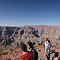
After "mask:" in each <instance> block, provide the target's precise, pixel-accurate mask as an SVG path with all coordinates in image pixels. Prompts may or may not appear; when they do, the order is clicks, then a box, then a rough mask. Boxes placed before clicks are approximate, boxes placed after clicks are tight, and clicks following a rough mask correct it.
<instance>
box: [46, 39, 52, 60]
mask: <svg viewBox="0 0 60 60" xmlns="http://www.w3.org/2000/svg"><path fill="white" fill-rule="evenodd" d="M50 47H51V45H50V41H49V38H47V39H46V41H45V54H46V57H47V60H50Z"/></svg>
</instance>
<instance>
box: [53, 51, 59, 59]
mask: <svg viewBox="0 0 60 60" xmlns="http://www.w3.org/2000/svg"><path fill="white" fill-rule="evenodd" d="M53 60H58V53H57V52H56V53H55V55H54V59H53Z"/></svg>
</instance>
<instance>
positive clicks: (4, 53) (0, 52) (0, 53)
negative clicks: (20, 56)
mask: <svg viewBox="0 0 60 60" xmlns="http://www.w3.org/2000/svg"><path fill="white" fill-rule="evenodd" d="M6 54H8V52H3V51H0V56H2V55H6Z"/></svg>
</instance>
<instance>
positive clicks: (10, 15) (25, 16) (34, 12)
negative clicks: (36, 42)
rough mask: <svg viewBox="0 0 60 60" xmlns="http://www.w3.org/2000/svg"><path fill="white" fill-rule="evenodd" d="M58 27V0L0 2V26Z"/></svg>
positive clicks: (59, 16)
mask: <svg viewBox="0 0 60 60" xmlns="http://www.w3.org/2000/svg"><path fill="white" fill-rule="evenodd" d="M24 25H60V0H0V26H24Z"/></svg>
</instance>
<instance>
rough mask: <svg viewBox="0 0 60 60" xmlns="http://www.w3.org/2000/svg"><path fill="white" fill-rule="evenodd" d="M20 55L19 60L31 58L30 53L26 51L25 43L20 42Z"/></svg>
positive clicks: (29, 59)
mask: <svg viewBox="0 0 60 60" xmlns="http://www.w3.org/2000/svg"><path fill="white" fill-rule="evenodd" d="M21 49H22V55H21V56H20V60H31V53H30V52H28V51H27V46H26V45H25V44H21Z"/></svg>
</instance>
